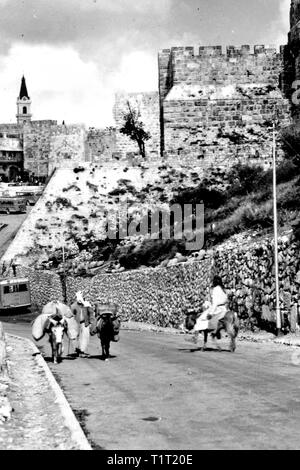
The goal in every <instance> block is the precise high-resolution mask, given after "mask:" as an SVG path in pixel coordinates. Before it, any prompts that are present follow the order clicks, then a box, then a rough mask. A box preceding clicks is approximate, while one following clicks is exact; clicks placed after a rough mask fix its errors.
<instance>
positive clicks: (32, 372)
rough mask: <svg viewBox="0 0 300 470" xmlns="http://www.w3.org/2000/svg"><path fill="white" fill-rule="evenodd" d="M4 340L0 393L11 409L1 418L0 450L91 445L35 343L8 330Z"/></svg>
mask: <svg viewBox="0 0 300 470" xmlns="http://www.w3.org/2000/svg"><path fill="white" fill-rule="evenodd" d="M5 343H6V355H7V361H6V362H7V367H8V377H7V376H6V377H5V376H4V375H3V374H2V375H0V397H1V395H2V397H3V395H6V397H7V399H8V402H9V405H10V407H11V408H12V409H11V413H10V418H9V417H8V419H2V420H1V419H0V450H83V449H85V450H88V449H90V446H89V444H88V442H87V440H86V438H85V436H84V434H83V432H82V430H81V428H80V426H79V424H78V422H77V420H76V419H75V417H74V415H73V413H72V412H71V409H69V405H68V403H67V402H66V399H65V398H64V396H63V394H62V392H61V390H60V389H59V387H58V386H57V384H56V382H55V380H54V378H53V376H52V374H51V372H50V371H49V369H48V366H46V367H45V364H44V359H43V358H42V357H41V356H40V354H39V353H38V350H37V349H36V348H35V346H34V345H33V344H32V343H31V342H30V341H29V340H27V339H23V338H19V337H17V336H11V335H7V334H6V335H5ZM49 374H50V375H49ZM1 385H2V389H1ZM1 390H2V391H1Z"/></svg>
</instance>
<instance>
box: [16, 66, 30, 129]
mask: <svg viewBox="0 0 300 470" xmlns="http://www.w3.org/2000/svg"><path fill="white" fill-rule="evenodd" d="M31 116H32V114H31V100H30V97H29V95H28V91H27V86H26V81H25V77H24V75H23V77H22V81H21V88H20V93H19V96H18V98H17V114H16V117H17V122H18V124H24V123H25V122H28V121H31Z"/></svg>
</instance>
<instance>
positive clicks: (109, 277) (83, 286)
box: [67, 257, 211, 327]
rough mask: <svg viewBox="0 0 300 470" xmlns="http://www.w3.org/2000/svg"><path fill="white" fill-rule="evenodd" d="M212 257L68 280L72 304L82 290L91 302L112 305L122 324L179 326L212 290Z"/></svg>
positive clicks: (68, 291)
mask: <svg viewBox="0 0 300 470" xmlns="http://www.w3.org/2000/svg"><path fill="white" fill-rule="evenodd" d="M210 274H211V258H209V257H207V258H206V259H203V260H202V261H197V262H193V263H182V264H178V265H175V266H172V267H167V268H155V269H143V270H136V271H127V272H126V271H125V272H122V273H112V274H103V275H97V276H95V277H93V278H90V279H88V278H80V277H77V278H67V293H68V301H69V303H70V302H72V301H74V299H75V293H76V292H77V291H78V290H81V291H82V292H83V293H84V295H85V297H86V298H87V299H88V300H89V301H91V302H104V303H105V302H113V303H116V304H117V305H118V307H119V313H120V315H121V318H122V320H123V321H129V320H131V321H137V322H145V323H151V324H154V325H156V326H161V327H169V326H170V327H178V326H179V325H180V323H182V321H183V318H184V312H185V310H186V308H188V307H194V308H200V307H201V305H202V303H203V301H204V300H205V299H206V297H207V295H208V291H209V287H210V279H211V277H210Z"/></svg>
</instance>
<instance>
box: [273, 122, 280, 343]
mask: <svg viewBox="0 0 300 470" xmlns="http://www.w3.org/2000/svg"><path fill="white" fill-rule="evenodd" d="M273 209H274V262H275V286H276V332H277V336H279V334H280V332H281V312H280V300H279V269H278V232H277V229H278V221H277V187H276V133H275V119H274V121H273Z"/></svg>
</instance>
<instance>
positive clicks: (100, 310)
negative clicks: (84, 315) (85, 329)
mask: <svg viewBox="0 0 300 470" xmlns="http://www.w3.org/2000/svg"><path fill="white" fill-rule="evenodd" d="M95 307H96V308H95V313H96V328H94V329H93V334H95V333H96V332H97V334H98V336H99V337H100V331H101V330H102V329H103V328H104V327H105V325H107V320H108V318H109V324H110V330H111V332H112V333H111V338H110V339H111V341H114V342H117V341H119V339H120V337H119V333H120V327H121V321H120V318H119V317H118V313H117V312H118V307H117V305H116V304H99V303H97V304H96V306H95Z"/></svg>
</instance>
